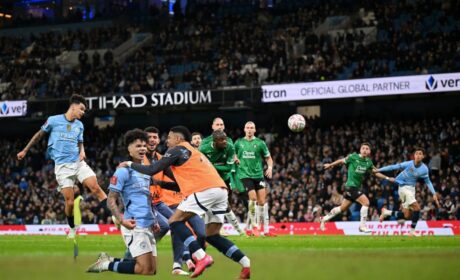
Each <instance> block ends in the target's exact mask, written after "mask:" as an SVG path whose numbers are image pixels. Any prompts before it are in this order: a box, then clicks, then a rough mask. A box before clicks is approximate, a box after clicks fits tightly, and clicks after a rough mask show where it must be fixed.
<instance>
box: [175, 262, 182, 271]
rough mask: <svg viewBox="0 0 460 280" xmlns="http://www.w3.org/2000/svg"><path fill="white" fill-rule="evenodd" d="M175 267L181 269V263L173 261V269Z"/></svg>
mask: <svg viewBox="0 0 460 280" xmlns="http://www.w3.org/2000/svg"><path fill="white" fill-rule="evenodd" d="M176 268H179V269H181V268H182V265H181V264H180V263H178V262H174V263H173V269H176Z"/></svg>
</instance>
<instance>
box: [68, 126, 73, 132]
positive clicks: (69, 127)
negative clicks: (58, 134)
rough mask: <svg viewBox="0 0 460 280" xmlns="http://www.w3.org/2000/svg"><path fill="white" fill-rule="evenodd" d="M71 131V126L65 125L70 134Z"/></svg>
mask: <svg viewBox="0 0 460 280" xmlns="http://www.w3.org/2000/svg"><path fill="white" fill-rule="evenodd" d="M71 130H72V126H71V125H70V124H68V125H67V131H68V132H70V131H71Z"/></svg>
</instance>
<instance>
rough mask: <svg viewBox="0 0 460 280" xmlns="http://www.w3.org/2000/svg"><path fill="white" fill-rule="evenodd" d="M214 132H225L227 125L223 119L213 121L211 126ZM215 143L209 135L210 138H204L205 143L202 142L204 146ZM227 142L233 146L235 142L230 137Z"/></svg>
mask: <svg viewBox="0 0 460 280" xmlns="http://www.w3.org/2000/svg"><path fill="white" fill-rule="evenodd" d="M211 128H212V131H216V130H220V131H224V130H225V123H224V120H223V119H222V118H219V117H217V118H215V119H214V120H212V125H211ZM212 141H213V139H212V135H209V136H208V137H206V138H204V139H203V141H202V142H201V144H202V145H205V144H208V143H211V142H212ZM227 142H228V143H230V144H232V145H233V140H232V138H230V137H227Z"/></svg>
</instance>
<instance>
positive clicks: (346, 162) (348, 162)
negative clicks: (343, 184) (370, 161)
mask: <svg viewBox="0 0 460 280" xmlns="http://www.w3.org/2000/svg"><path fill="white" fill-rule="evenodd" d="M354 156H355V154H349V155H348V156H347V157H346V158H345V164H346V165H348V164H350V162H351V161H352V160H353V158H354Z"/></svg>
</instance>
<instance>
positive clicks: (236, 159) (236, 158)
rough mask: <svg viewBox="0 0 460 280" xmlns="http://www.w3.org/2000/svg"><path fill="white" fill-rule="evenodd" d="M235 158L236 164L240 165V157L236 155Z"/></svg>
mask: <svg viewBox="0 0 460 280" xmlns="http://www.w3.org/2000/svg"><path fill="white" fill-rule="evenodd" d="M234 160H235V164H236V165H240V159H239V158H238V157H237V156H236V155H235V158H234Z"/></svg>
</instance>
